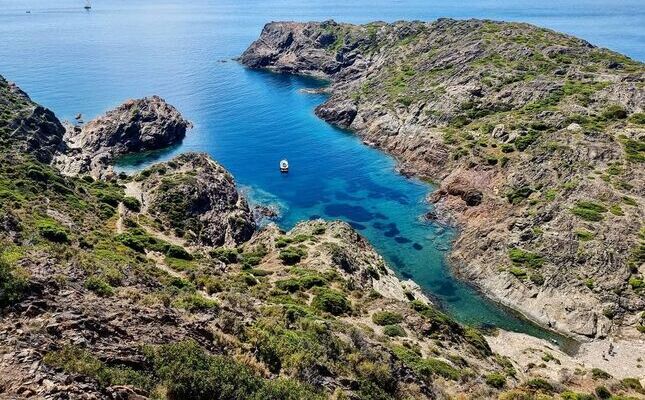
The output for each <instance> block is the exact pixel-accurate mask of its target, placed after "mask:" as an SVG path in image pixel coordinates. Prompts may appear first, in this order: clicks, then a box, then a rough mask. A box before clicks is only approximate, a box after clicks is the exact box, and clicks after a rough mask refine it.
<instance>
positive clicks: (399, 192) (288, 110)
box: [117, 65, 575, 349]
mask: <svg viewBox="0 0 645 400" xmlns="http://www.w3.org/2000/svg"><path fill="white" fill-rule="evenodd" d="M232 67H235V68H241V70H240V72H241V73H242V74H243V75H244V76H245V77H246V79H248V82H247V84H248V85H250V89H252V91H253V92H254V93H256V92H257V93H258V96H253V97H252V98H245V99H244V100H243V101H241V102H240V103H239V105H238V106H237V107H234V108H235V109H234V110H230V111H229V112H231V113H234V114H235V115H236V117H235V118H213V119H212V121H213V122H214V123H216V125H217V128H218V129H217V131H218V133H217V134H216V135H213V136H211V135H208V136H206V135H200V134H199V133H195V132H192V133H189V135H188V136H187V137H186V139H185V140H184V142H183V143H182V145H180V146H178V147H177V148H174V149H170V150H167V151H162V152H155V153H151V154H137V155H131V156H128V157H124V158H122V159H121V160H119V163H118V164H117V169H118V170H119V171H124V172H126V173H132V172H136V171H137V170H140V169H142V168H144V167H146V166H148V165H150V164H152V163H154V162H158V161H160V160H166V159H169V158H171V157H173V156H174V155H176V154H178V153H181V152H184V151H189V150H190V151H193V150H196V151H204V152H207V153H209V154H210V155H211V156H213V158H215V159H216V160H218V161H219V162H221V163H222V164H224V165H225V166H226V167H227V168H228V169H229V170H230V171H231V172H232V173H233V175H234V177H235V179H236V181H237V182H238V184H239V185H240V186H241V188H242V191H243V192H245V193H246V195H247V196H248V197H249V198H250V200H251V202H255V203H262V204H273V205H276V206H277V207H278V208H279V209H280V217H279V219H277V220H276V222H277V223H278V224H279V225H280V226H281V227H282V228H284V229H289V228H291V227H292V226H294V225H295V224H296V223H298V222H300V221H303V220H308V219H314V218H323V219H327V220H334V219H340V220H343V221H346V222H348V223H350V224H351V225H352V226H353V227H354V228H355V229H357V230H358V231H359V232H360V233H361V234H362V235H364V236H365V237H366V238H367V239H368V240H369V241H370V243H371V244H372V245H373V246H374V247H375V248H376V250H377V251H378V252H379V253H380V254H381V255H382V256H383V257H384V258H385V259H386V261H387V262H388V263H389V264H390V266H391V267H392V268H393V269H394V270H395V272H396V273H397V274H399V276H400V277H402V278H404V279H412V280H413V281H415V282H416V283H418V284H419V285H420V286H421V287H422V289H423V290H424V291H425V292H426V293H427V294H428V295H429V296H430V297H432V298H433V299H434V300H435V302H436V303H438V305H439V306H440V307H441V308H442V309H443V310H444V311H445V312H447V313H448V314H449V315H451V316H453V317H454V318H456V319H457V320H458V321H460V322H462V323H465V324H469V325H474V326H479V327H499V328H502V329H506V330H512V331H516V332H523V333H528V334H531V335H533V336H537V337H541V338H544V339H548V340H552V341H556V342H558V344H560V345H561V346H562V347H563V348H565V349H572V348H573V347H575V343H574V342H573V341H572V340H571V339H567V338H565V337H562V336H560V335H558V334H556V333H553V332H550V331H548V330H545V329H542V328H540V327H538V326H537V325H535V324H533V323H531V322H529V321H527V320H526V319H524V318H522V317H521V316H519V315H517V314H515V313H514V312H513V311H511V310H509V309H506V308H504V307H503V306H501V305H498V304H496V303H494V302H492V301H490V300H488V299H486V298H484V297H483V296H482V295H481V294H479V293H478V292H477V291H476V290H475V289H473V288H472V287H471V286H469V285H468V284H467V283H465V282H462V281H459V280H458V279H456V278H455V277H454V276H453V275H452V273H451V270H450V267H449V266H448V265H447V264H446V254H447V252H449V251H450V248H451V243H452V241H453V240H454V239H455V236H456V234H457V232H456V231H455V229H453V228H451V227H447V226H442V225H440V224H438V223H435V222H428V221H424V220H423V218H422V216H423V215H424V214H425V213H426V212H428V211H429V210H431V207H432V206H431V205H429V204H428V203H427V202H426V200H425V199H426V196H427V195H428V194H429V193H430V192H431V191H432V190H433V187H432V186H430V185H429V184H427V183H424V182H421V181H419V180H416V179H409V178H406V177H404V176H402V175H400V174H398V173H397V171H396V162H395V160H394V159H393V158H391V157H389V156H388V155H386V154H384V153H383V152H381V151H379V150H376V149H373V148H370V147H367V146H365V145H364V144H363V143H362V142H361V141H360V140H359V139H358V138H357V137H356V136H354V135H353V134H352V133H351V132H346V131H343V130H340V129H337V128H334V127H332V126H330V125H329V124H327V123H326V122H324V121H322V120H320V119H319V118H318V117H317V116H316V115H314V113H313V110H314V108H315V107H316V106H317V105H318V104H320V103H322V102H323V101H324V100H325V96H324V95H319V94H308V93H303V91H302V89H305V88H319V87H322V86H324V85H325V84H326V83H325V82H323V81H319V80H316V79H313V78H308V77H302V76H293V75H287V74H275V73H272V72H266V71H255V70H248V69H244V67H242V66H237V65H234V66H232ZM260 94H261V95H260ZM258 110H260V112H258ZM213 112H218V111H217V110H213ZM282 158H287V159H288V160H289V164H290V169H289V173H288V174H281V173H280V171H279V169H278V162H279V160H280V159H282Z"/></svg>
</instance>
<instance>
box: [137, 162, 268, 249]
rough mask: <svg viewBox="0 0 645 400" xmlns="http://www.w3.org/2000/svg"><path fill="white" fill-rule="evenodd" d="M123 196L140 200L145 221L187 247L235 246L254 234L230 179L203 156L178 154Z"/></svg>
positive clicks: (144, 174)
mask: <svg viewBox="0 0 645 400" xmlns="http://www.w3.org/2000/svg"><path fill="white" fill-rule="evenodd" d="M128 190H129V191H132V192H133V193H138V194H139V198H138V200H140V201H141V203H142V205H143V208H142V210H143V211H144V212H145V213H146V214H147V215H149V216H150V217H152V218H153V219H155V220H157V221H159V222H160V223H161V224H162V225H163V226H164V227H165V228H166V229H168V230H169V231H170V233H171V234H172V235H175V236H178V237H180V238H183V239H185V240H187V242H188V243H191V244H198V245H204V246H222V245H224V244H228V245H233V246H234V245H236V244H239V243H242V242H245V241H247V240H249V239H250V238H251V235H252V234H253V232H254V231H255V228H256V225H255V222H254V217H253V213H252V212H251V210H250V209H249V206H248V204H247V201H246V199H245V198H244V197H243V196H241V195H240V194H239V193H238V191H237V187H236V185H235V182H234V181H233V177H232V176H231V175H230V174H229V173H228V172H227V171H226V170H225V169H224V167H222V166H221V165H219V164H218V163H216V162H215V161H213V160H212V159H211V158H210V157H209V156H208V155H206V154H201V153H186V154H181V155H179V156H177V157H175V158H173V159H172V160H170V161H167V162H164V163H161V164H157V165H155V166H153V167H151V168H149V169H146V170H144V171H142V172H140V173H139V174H138V175H136V176H135V177H134V181H133V182H131V183H130V184H129V186H128Z"/></svg>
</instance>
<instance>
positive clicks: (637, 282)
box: [629, 276, 645, 290]
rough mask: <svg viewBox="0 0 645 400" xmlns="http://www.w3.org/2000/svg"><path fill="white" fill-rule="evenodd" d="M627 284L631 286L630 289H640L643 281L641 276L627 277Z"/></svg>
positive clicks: (644, 285) (643, 284) (644, 284)
mask: <svg viewBox="0 0 645 400" xmlns="http://www.w3.org/2000/svg"><path fill="white" fill-rule="evenodd" d="M629 286H631V287H632V289H634V290H636V289H642V288H644V287H645V283H644V282H643V280H642V279H641V278H637V277H635V276H633V277H631V278H629Z"/></svg>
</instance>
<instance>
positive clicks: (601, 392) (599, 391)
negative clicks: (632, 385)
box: [594, 386, 611, 400]
mask: <svg viewBox="0 0 645 400" xmlns="http://www.w3.org/2000/svg"><path fill="white" fill-rule="evenodd" d="M594 392H596V396H598V398H599V399H603V400H604V399H608V398H610V397H611V392H610V391H609V390H608V389H607V388H606V387H604V386H598V387H596V389H595V390H594Z"/></svg>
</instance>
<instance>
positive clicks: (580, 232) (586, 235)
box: [575, 229, 596, 242]
mask: <svg viewBox="0 0 645 400" xmlns="http://www.w3.org/2000/svg"><path fill="white" fill-rule="evenodd" d="M575 234H576V237H577V238H578V239H579V240H580V241H581V242H587V241H589V240H592V239H593V238H594V237H595V236H596V234H595V233H593V232H589V231H588V230H585V229H576V231H575Z"/></svg>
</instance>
